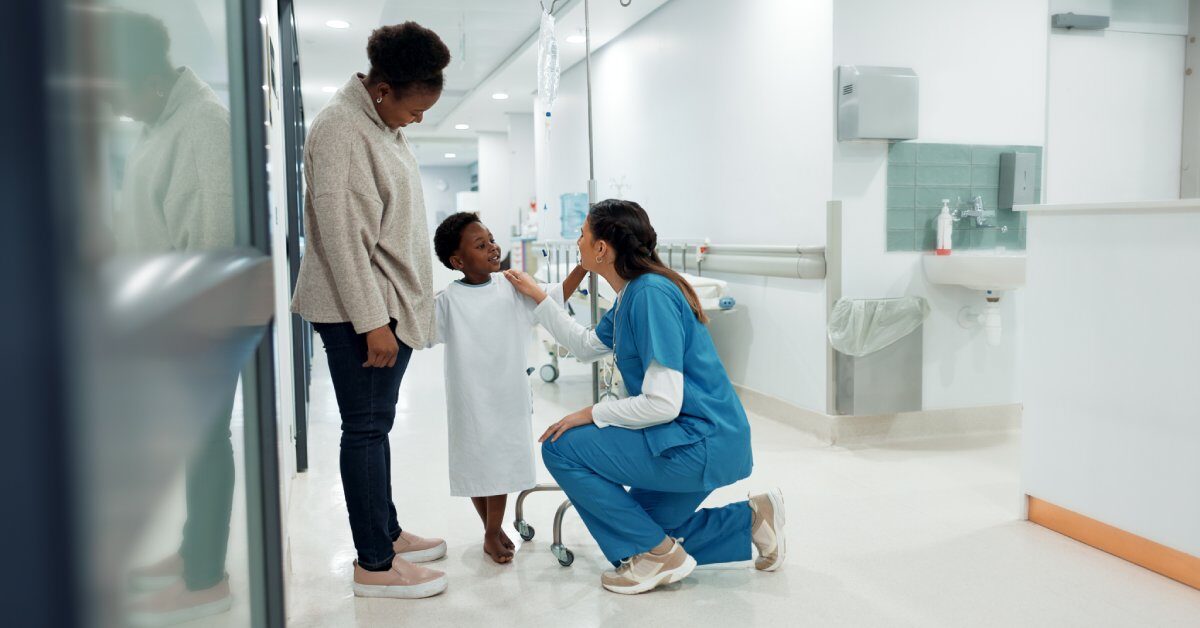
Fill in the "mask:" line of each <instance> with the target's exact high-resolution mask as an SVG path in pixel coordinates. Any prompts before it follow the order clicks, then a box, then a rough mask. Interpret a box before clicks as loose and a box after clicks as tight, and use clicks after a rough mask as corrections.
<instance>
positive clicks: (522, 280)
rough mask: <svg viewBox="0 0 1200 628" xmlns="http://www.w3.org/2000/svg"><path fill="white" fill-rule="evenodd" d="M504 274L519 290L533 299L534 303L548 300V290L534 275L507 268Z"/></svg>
mask: <svg viewBox="0 0 1200 628" xmlns="http://www.w3.org/2000/svg"><path fill="white" fill-rule="evenodd" d="M504 276H505V277H506V278H507V279H508V280H509V281H510V282H511V283H512V285H513V287H514V288H516V289H517V292H520V293H521V294H523V295H525V296H527V297H529V298H530V299H533V301H534V303H541V302H542V301H545V300H546V291H545V290H542V288H541V286H539V285H538V283H537V282H536V281H534V280H533V277H530V276H529V273H523V272H521V271H519V270H506V271H504Z"/></svg>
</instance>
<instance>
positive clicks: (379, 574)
mask: <svg viewBox="0 0 1200 628" xmlns="http://www.w3.org/2000/svg"><path fill="white" fill-rule="evenodd" d="M445 590H446V574H444V573H442V572H440V571H437V570H436V569H429V568H427V567H421V566H419V565H414V564H412V563H410V562H408V561H406V560H404V559H403V558H400V557H399V556H397V557H395V558H393V559H392V568H391V569H388V570H387V571H367V570H366V569H363V568H362V567H359V566H358V561H355V562H354V595H357V596H358V597H390V598H403V599H417V598H424V597H433V596H435V595H437V594H439V593H441V592H442V591H445Z"/></svg>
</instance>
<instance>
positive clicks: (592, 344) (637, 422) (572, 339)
mask: <svg viewBox="0 0 1200 628" xmlns="http://www.w3.org/2000/svg"><path fill="white" fill-rule="evenodd" d="M534 315H535V316H536V317H537V319H538V322H540V323H541V324H542V326H543V327H545V328H546V330H547V331H549V332H550V334H551V335H552V336H554V338H555V340H557V341H558V343H559V344H561V345H564V346H566V347H567V349H569V350H570V351H571V353H572V354H574V355H575V357H576V358H578V359H579V360H580V361H582V362H595V361H596V360H599V359H601V358H603V357H605V356H607V355H611V354H612V349H610V348H609V347H608V346H607V345H605V344H604V343H603V342H601V340H600V337H599V336H597V335H596V332H595V331H593V330H590V329H588V328H586V327H584V326H583V325H580V324H579V323H577V322H575V320H574V319H572V318H571V316H570V315H569V314H567V312H566V310H564V309H563V308H562V307H561V306H559V305H557V304H555V303H554V302H553V300H552V299H546V300H545V301H542V303H541V304H539V305H538V307H537V309H535V310H534ZM682 407H683V373H681V372H679V371H677V370H675V369H672V368H667V367H665V366H663V365H662V364H659V363H658V361H657V360H651V361H650V365H649V367H648V368H647V369H646V373H645V376H644V377H643V379H642V394H640V395H636V396H633V397H628V398H626V399H618V400H614V401H601V402H600V403H597V404H596V405H595V406H593V407H592V421H593V422H595V424H596V426H597V427H602V428H603V427H608V426H617V427H624V428H628V429H643V428H647V427H651V426H654V425H660V424H662V423H669V422H671V421H674V420H675V419H676V418H678V417H679V411H680V409H681V408H682Z"/></svg>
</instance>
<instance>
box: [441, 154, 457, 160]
mask: <svg viewBox="0 0 1200 628" xmlns="http://www.w3.org/2000/svg"><path fill="white" fill-rule="evenodd" d="M442 156H443V157H445V158H446V159H454V158H455V157H458V155H456V154H454V153H446V154H445V155H442Z"/></svg>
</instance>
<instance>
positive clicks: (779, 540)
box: [750, 488, 787, 571]
mask: <svg viewBox="0 0 1200 628" xmlns="http://www.w3.org/2000/svg"><path fill="white" fill-rule="evenodd" d="M750 510H751V511H753V514H754V517H753V518H752V519H751V521H750V540H751V541H753V542H754V547H756V548H758V559H756V560H755V561H754V568H755V569H758V570H759V571H775V570H777V569H779V568H780V567H783V561H784V559H785V558H786V557H787V542H786V541H787V539H786V538H784V534H783V525H784V523H785V522H786V521H785V517H784V509H783V493H782V492H780V490H779V489H777V488H773V489H771V491H770V492H769V493H763V494H761V495H754V496H752V497H750Z"/></svg>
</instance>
